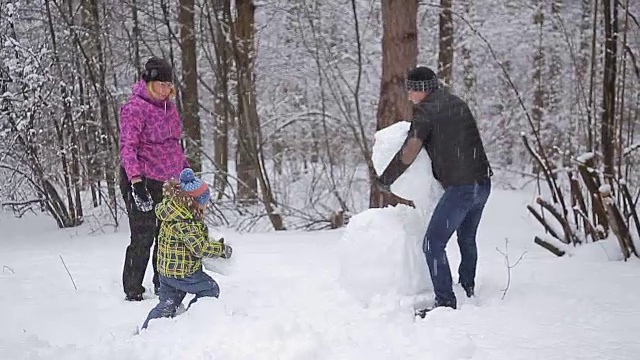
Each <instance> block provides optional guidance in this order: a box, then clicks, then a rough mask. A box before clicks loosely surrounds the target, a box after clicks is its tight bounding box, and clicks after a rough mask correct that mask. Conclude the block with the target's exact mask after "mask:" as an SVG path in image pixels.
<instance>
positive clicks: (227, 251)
mask: <svg viewBox="0 0 640 360" xmlns="http://www.w3.org/2000/svg"><path fill="white" fill-rule="evenodd" d="M219 242H220V244H222V254H220V257H221V258H223V259H229V258H230V257H231V254H232V253H233V249H232V248H231V246H229V245H227V244H225V243H224V239H220V241H219Z"/></svg>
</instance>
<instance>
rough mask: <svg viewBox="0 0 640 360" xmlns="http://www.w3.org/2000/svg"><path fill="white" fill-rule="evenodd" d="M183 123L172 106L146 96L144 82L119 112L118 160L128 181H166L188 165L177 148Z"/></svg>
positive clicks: (139, 84) (139, 82)
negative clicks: (147, 179)
mask: <svg viewBox="0 0 640 360" xmlns="http://www.w3.org/2000/svg"><path fill="white" fill-rule="evenodd" d="M181 134H182V123H181V121H180V116H179V115H178V111H177V109H176V106H175V104H174V103H173V102H172V101H170V100H156V99H154V98H152V97H151V95H149V93H148V91H147V85H146V83H145V82H144V81H142V80H141V81H138V82H137V83H136V84H134V85H133V93H132V94H131V97H130V98H129V101H127V103H126V104H124V105H123V106H122V108H121V109H120V159H121V162H122V165H123V166H124V169H125V172H126V174H127V178H128V179H129V181H131V179H132V178H134V177H136V176H144V177H146V178H149V179H154V180H159V181H163V182H164V181H167V180H169V179H171V178H176V179H177V178H178V177H179V176H180V171H182V169H184V168H185V167H189V163H188V161H187V159H186V157H185V155H184V152H183V150H182V146H181V145H180V136H181Z"/></svg>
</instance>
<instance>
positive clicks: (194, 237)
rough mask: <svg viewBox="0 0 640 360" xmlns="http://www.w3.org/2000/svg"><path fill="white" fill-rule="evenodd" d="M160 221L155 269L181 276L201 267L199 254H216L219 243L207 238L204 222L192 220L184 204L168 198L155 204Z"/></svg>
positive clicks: (210, 255)
mask: <svg viewBox="0 0 640 360" xmlns="http://www.w3.org/2000/svg"><path fill="white" fill-rule="evenodd" d="M155 212H156V216H157V217H158V219H159V220H160V221H161V222H162V223H161V225H160V234H159V235H158V272H159V273H160V274H161V275H163V276H166V277H170V278H184V277H187V276H189V275H191V274H193V273H195V272H196V271H198V270H201V269H202V258H203V257H219V256H220V255H221V254H222V251H223V244H222V243H220V242H218V241H210V240H209V230H208V228H207V225H206V224H205V223H204V222H203V221H201V220H196V219H195V218H194V216H193V213H192V212H191V211H189V209H188V208H187V207H185V206H184V205H182V204H180V203H179V202H177V201H176V200H174V199H173V198H171V197H165V198H164V199H163V200H162V202H161V203H159V204H158V205H157V206H156V209H155Z"/></svg>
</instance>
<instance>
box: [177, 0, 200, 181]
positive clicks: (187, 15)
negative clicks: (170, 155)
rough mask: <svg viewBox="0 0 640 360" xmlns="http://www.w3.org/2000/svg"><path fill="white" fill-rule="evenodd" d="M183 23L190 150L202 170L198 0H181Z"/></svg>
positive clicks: (185, 115) (195, 165) (184, 101)
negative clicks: (197, 38)
mask: <svg viewBox="0 0 640 360" xmlns="http://www.w3.org/2000/svg"><path fill="white" fill-rule="evenodd" d="M178 23H179V24H180V48H181V50H182V51H181V53H182V84H183V87H182V94H181V95H182V115H183V121H184V129H185V134H186V136H187V138H189V139H190V140H191V141H187V146H186V150H187V151H186V152H187V156H188V157H189V163H190V164H191V168H192V169H193V170H194V171H195V172H200V171H202V161H201V160H200V157H201V156H200V153H201V151H202V150H201V145H202V140H201V134H200V116H199V115H198V110H199V108H200V106H199V104H198V62H197V58H196V35H195V21H194V0H180V6H179V11H178Z"/></svg>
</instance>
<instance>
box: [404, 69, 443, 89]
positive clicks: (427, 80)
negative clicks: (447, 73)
mask: <svg viewBox="0 0 640 360" xmlns="http://www.w3.org/2000/svg"><path fill="white" fill-rule="evenodd" d="M405 88H406V89H407V90H408V91H419V92H431V91H433V90H436V89H439V88H440V81H438V77H437V76H436V73H434V72H433V70H431V69H429V68H428V67H426V66H419V67H417V68H415V69H412V70H411V71H409V73H408V74H407V80H406V81H405Z"/></svg>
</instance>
